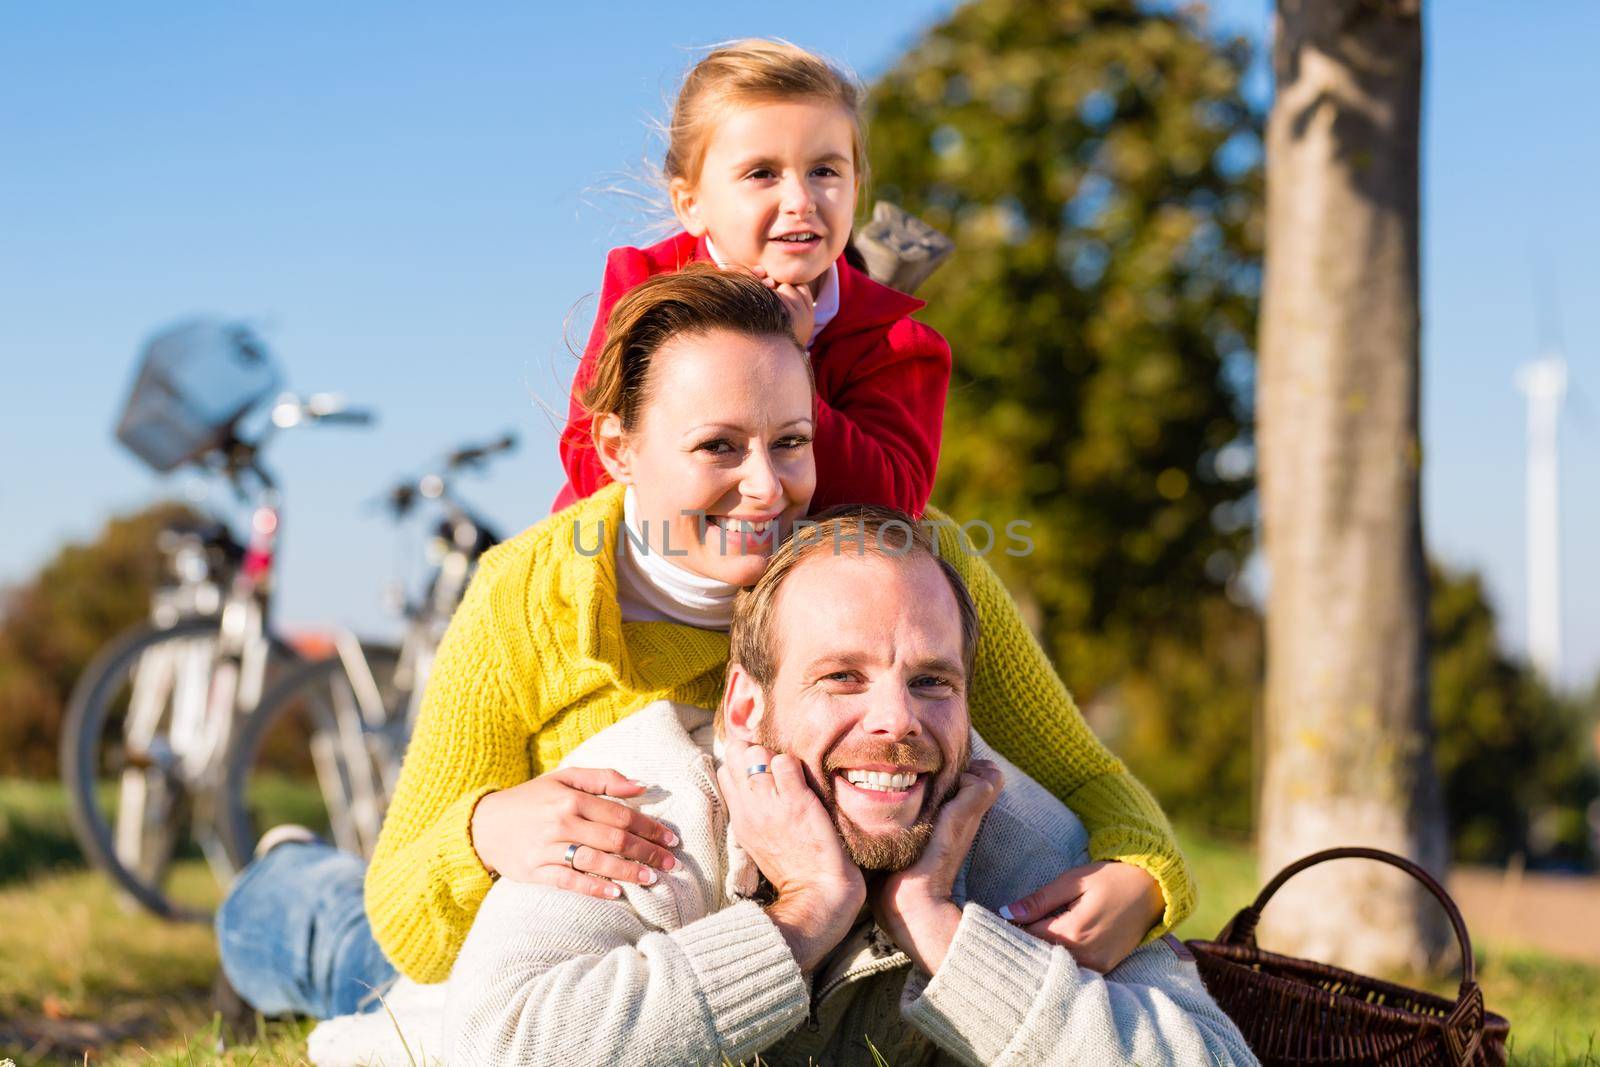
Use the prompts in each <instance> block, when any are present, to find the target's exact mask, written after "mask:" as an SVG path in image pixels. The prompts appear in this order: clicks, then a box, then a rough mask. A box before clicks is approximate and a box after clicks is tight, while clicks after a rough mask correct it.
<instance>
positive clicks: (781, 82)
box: [661, 38, 867, 188]
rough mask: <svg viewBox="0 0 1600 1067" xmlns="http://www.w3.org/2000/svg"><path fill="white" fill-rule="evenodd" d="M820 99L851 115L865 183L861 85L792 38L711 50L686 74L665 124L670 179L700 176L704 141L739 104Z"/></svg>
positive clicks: (859, 179) (665, 169) (665, 167)
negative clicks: (794, 43) (670, 116)
mask: <svg viewBox="0 0 1600 1067" xmlns="http://www.w3.org/2000/svg"><path fill="white" fill-rule="evenodd" d="M798 100H822V101H826V102H828V103H832V104H836V105H838V106H839V107H840V108H842V109H843V110H844V111H845V112H846V113H847V114H848V115H849V116H850V124H851V126H852V128H853V135H852V143H853V149H854V153H855V160H854V163H855V172H856V184H857V187H858V188H859V187H862V186H864V185H865V184H866V179H867V141H866V135H865V133H864V132H863V130H862V126H861V90H860V89H859V88H858V87H857V85H856V83H855V81H854V80H853V79H852V78H850V77H849V76H848V75H846V74H845V73H843V72H842V71H840V70H839V69H838V68H837V67H835V66H834V65H833V64H831V63H829V62H828V61H827V60H825V59H823V58H822V57H821V56H818V55H816V54H814V53H812V52H808V51H806V50H805V49H804V48H801V47H799V46H797V45H792V44H790V43H789V42H788V41H777V40H764V39H761V38H750V39H748V40H743V41H734V42H731V43H729V44H725V45H721V46H719V47H717V48H715V49H713V50H712V51H711V52H710V53H708V54H707V55H706V57H705V58H704V59H702V60H700V62H698V63H696V64H695V65H694V66H693V67H691V68H690V69H689V73H688V74H686V75H684V78H683V85H682V86H681V87H680V88H679V89H678V98H677V101H676V102H675V103H674V104H673V105H672V119H671V121H670V122H669V123H668V125H667V156H666V159H665V160H663V161H662V165H661V170H662V174H663V175H664V176H665V178H666V179H667V181H668V182H672V181H673V180H675V179H678V178H682V179H683V180H684V181H686V182H688V183H689V184H690V185H694V184H696V183H697V182H699V180H700V168H701V165H702V164H703V163H704V162H705V157H706V146H707V145H708V144H709V143H710V141H711V134H712V132H713V131H715V130H716V128H717V123H719V122H721V121H722V120H723V119H724V118H726V117H727V115H728V112H729V111H731V110H732V109H734V108H737V107H749V106H751V105H757V106H759V105H762V104H773V103H783V102H787V101H798Z"/></svg>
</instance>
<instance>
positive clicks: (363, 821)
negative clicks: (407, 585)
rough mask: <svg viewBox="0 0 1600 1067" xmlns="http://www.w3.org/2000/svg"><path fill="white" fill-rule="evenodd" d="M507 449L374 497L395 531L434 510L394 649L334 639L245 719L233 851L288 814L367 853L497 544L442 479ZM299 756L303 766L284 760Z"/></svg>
mask: <svg viewBox="0 0 1600 1067" xmlns="http://www.w3.org/2000/svg"><path fill="white" fill-rule="evenodd" d="M515 446H516V440H515V438H514V437H512V436H510V435H507V436H505V437H502V438H500V439H499V440H497V441H493V442H490V443H487V444H483V445H471V446H467V447H464V448H460V449H457V450H456V451H454V452H451V453H450V454H448V455H447V456H446V457H445V458H444V462H443V464H442V466H441V469H440V471H439V472H437V473H429V474H426V475H423V476H422V477H420V478H408V479H405V480H402V481H400V482H398V483H397V484H395V485H394V486H393V487H392V488H391V489H390V490H389V491H388V492H387V493H385V494H384V497H383V504H384V506H385V507H386V508H387V510H388V511H389V512H390V514H391V517H392V518H393V519H394V521H395V522H397V523H398V522H402V521H404V520H405V519H406V518H407V517H408V516H409V515H410V514H411V513H412V512H413V510H414V509H415V508H416V507H417V506H418V505H419V504H420V503H422V502H424V501H432V502H434V503H436V504H437V505H438V507H439V508H440V509H441V510H442V515H441V517H440V518H439V520H438V522H437V523H436V524H435V526H434V530H433V536H432V538H431V540H430V543H429V548H430V553H429V556H430V564H431V566H430V570H429V573H428V577H427V579H426V580H425V582H424V584H423V586H422V591H421V594H420V595H419V596H418V597H416V598H414V599H404V600H403V601H402V603H401V605H400V610H401V614H402V615H403V617H404V618H405V620H406V627H405V635H404V638H403V639H402V641H401V643H400V646H399V648H398V649H395V648H391V647H388V646H383V645H364V644H362V643H361V642H360V641H358V640H356V639H355V637H354V635H351V634H348V633H346V634H341V635H340V636H339V637H338V638H337V639H336V640H335V642H334V654H333V655H331V656H329V657H327V658H325V659H323V660H320V661H318V662H313V663H308V664H305V665H304V666H302V667H299V668H297V669H296V670H294V671H293V672H292V673H290V674H289V675H287V676H286V677H284V678H283V680H282V681H281V682H280V683H279V684H278V685H277V686H276V687H275V688H274V689H273V691H272V692H271V693H269V694H267V695H266V696H264V697H263V698H262V699H261V702H260V703H259V704H258V705H257V706H256V708H255V710H254V711H253V712H251V713H250V714H249V715H248V716H247V717H246V718H245V720H244V722H243V723H242V724H241V725H240V728H239V730H238V732H237V734H236V735H235V737H234V741H233V745H232V747H231V748H230V751H229V753H228V757H227V763H226V769H225V773H224V788H223V792H222V798H223V819H222V825H223V827H224V829H225V832H226V833H227V834H228V835H229V842H230V847H231V849H232V850H233V851H234V852H236V853H238V854H240V855H248V854H249V853H250V852H251V851H252V850H253V849H254V847H255V843H256V840H257V839H258V836H259V832H260V830H262V829H264V828H266V826H268V825H269V824H270V823H271V822H272V821H274V819H283V818H285V817H286V816H287V817H290V818H289V821H294V822H297V823H300V824H302V825H304V826H306V827H307V828H309V829H311V830H313V831H314V832H316V833H318V834H320V835H321V836H322V837H323V838H324V839H325V840H329V841H331V842H333V844H334V845H336V846H337V847H339V848H340V849H343V850H345V851H347V852H351V853H353V854H356V855H359V856H362V857H364V858H367V859H370V858H371V857H372V851H373V848H374V847H375V846H376V844H377V840H378V830H379V828H380V827H381V825H382V821H383V814H384V811H385V809H386V808H387V806H388V800H389V797H390V796H391V795H392V794H393V791H394V785H395V781H396V779H397V778H398V776H399V769H400V759H401V757H402V756H403V755H404V752H405V746H406V742H407V741H409V740H410V736H411V730H412V727H413V726H414V725H415V721H416V715H417V711H418V709H419V707H420V705H421V698H422V693H423V690H424V687H425V685H426V683H427V678H428V673H429V669H430V668H431V666H432V663H433V655H434V650H435V649H436V648H437V647H438V644H439V640H440V639H441V638H442V637H443V636H444V630H445V627H446V625H447V624H448V623H449V621H450V617H451V615H452V614H453V613H454V612H455V609H456V606H457V604H458V603H460V600H461V596H462V594H463V593H464V592H465V591H466V585H467V582H468V580H469V578H470V576H471V572H472V569H473V565H474V564H475V563H476V562H477V560H478V559H479V558H480V557H481V556H482V555H483V554H484V553H485V552H487V551H488V550H489V549H490V548H492V547H493V546H494V545H495V544H496V543H498V541H499V537H498V536H497V535H496V534H495V533H494V532H493V530H492V529H491V528H490V526H489V524H488V523H487V522H485V521H484V520H483V519H481V518H480V517H478V516H477V515H475V514H474V513H473V512H472V510H471V509H470V508H468V507H467V506H466V505H465V504H463V503H462V502H461V501H460V500H459V499H458V498H457V497H455V496H454V495H453V494H452V492H451V489H450V482H451V479H452V478H453V477H454V476H455V475H457V474H459V473H462V472H464V471H468V470H472V469H477V468H481V467H482V466H483V464H484V463H485V462H486V461H487V460H488V459H489V458H490V457H492V456H494V455H497V454H500V453H504V452H508V451H510V450H511V449H513V448H514V447H515ZM306 752H309V754H310V758H309V761H305V760H302V761H300V762H298V763H296V762H291V761H288V760H285V759H284V758H283V757H282V754H283V753H306Z"/></svg>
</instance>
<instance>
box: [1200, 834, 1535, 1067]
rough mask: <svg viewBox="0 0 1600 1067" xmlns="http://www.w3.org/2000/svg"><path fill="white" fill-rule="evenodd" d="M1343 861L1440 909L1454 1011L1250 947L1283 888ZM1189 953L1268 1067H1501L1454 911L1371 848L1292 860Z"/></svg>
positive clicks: (1498, 1035) (1443, 896)
mask: <svg viewBox="0 0 1600 1067" xmlns="http://www.w3.org/2000/svg"><path fill="white" fill-rule="evenodd" d="M1347 857H1348V858H1361V859H1371V860H1378V861H1379V862H1381V863H1387V864H1389V865H1390V866H1392V867H1398V868H1400V869H1401V870H1403V871H1405V872H1406V873H1407V874H1410V875H1411V876H1412V877H1413V878H1415V879H1417V881H1419V882H1421V883H1422V884H1423V886H1424V887H1426V888H1427V890H1428V891H1429V892H1430V893H1432V894H1433V895H1434V896H1435V897H1436V898H1438V901H1439V903H1440V904H1443V905H1444V910H1445V912H1446V913H1447V914H1448V915H1449V916H1450V924H1451V926H1453V927H1454V928H1455V932H1456V940H1457V941H1459V942H1460V944H1461V990H1460V993H1459V994H1458V995H1457V997H1456V999H1455V1001H1454V1002H1453V1003H1452V1002H1451V1001H1449V1000H1446V999H1445V998H1443V997H1439V996H1435V995H1433V994H1432V993H1424V992H1421V991H1420V990H1415V989H1407V988H1406V987H1405V986H1401V985H1396V984H1394V983H1392V982H1384V981H1380V980H1378V979H1376V978H1368V977H1366V976H1364V975H1359V974H1355V973H1353V972H1351V971H1345V970H1340V969H1339V968H1337V967H1330V966H1328V965H1327V964H1325V963H1315V962H1313V961H1311V960H1300V959H1294V958H1293V957H1290V956H1280V955H1277V954H1276V953H1272V952H1266V951H1264V950H1262V949H1261V948H1258V947H1257V946H1256V924H1257V923H1259V922H1260V921H1261V909H1262V908H1264V907H1266V904H1267V901H1269V900H1271V899H1272V895H1273V894H1274V893H1276V892H1277V891H1278V890H1279V888H1281V887H1282V885H1283V883H1285V882H1287V881H1288V880H1289V879H1290V878H1292V877H1294V876H1295V875H1296V874H1299V873H1300V872H1301V871H1303V870H1305V869H1306V868H1307V867H1312V866H1315V865H1316V864H1319V863H1323V862H1326V861H1327V860H1334V859H1344V858H1347ZM1188 946H1189V948H1190V950H1191V951H1193V952H1194V955H1195V961H1196V963H1197V964H1198V965H1199V967H1200V976H1201V978H1203V979H1204V980H1205V984H1206V988H1207V989H1208V990H1210V991H1211V995H1212V996H1214V997H1216V998H1217V1003H1218V1004H1220V1005H1221V1006H1222V1009H1223V1010H1224V1011H1226V1012H1227V1013H1228V1015H1229V1017H1230V1018H1232V1019H1233V1021H1234V1022H1235V1023H1236V1024H1238V1026H1239V1029H1240V1030H1241V1031H1243V1032H1244V1036H1245V1039H1246V1040H1247V1041H1248V1042H1249V1043H1250V1047H1251V1049H1253V1050H1254V1051H1255V1054H1256V1055H1257V1056H1258V1057H1259V1058H1260V1060H1261V1062H1262V1063H1263V1064H1266V1065H1269V1067H1270V1065H1274V1064H1306V1063H1316V1064H1395V1065H1401V1067H1421V1065H1425V1064H1427V1065H1431V1064H1448V1065H1450V1067H1467V1065H1472V1067H1480V1065H1481V1067H1500V1065H1502V1064H1504V1063H1505V1062H1506V1035H1507V1034H1509V1033H1510V1030H1511V1024H1510V1023H1508V1022H1507V1021H1506V1020H1505V1019H1503V1018H1501V1017H1500V1016H1498V1015H1494V1014H1492V1013H1490V1012H1489V1011H1487V1010H1486V1009H1485V1008H1484V1005H1483V990H1482V989H1480V988H1479V987H1478V983H1477V981H1476V980H1475V979H1474V977H1473V975H1474V971H1473V961H1472V942H1471V941H1470V940H1469V939H1468V937H1467V926H1466V923H1464V922H1462V920H1461V912H1460V910H1459V909H1457V908H1456V905H1455V902H1454V901H1453V900H1451V899H1450V896H1449V894H1448V893H1446V892H1445V891H1444V887H1443V886H1441V885H1440V884H1439V883H1438V882H1436V881H1435V880H1434V879H1433V877H1432V876H1431V875H1429V874H1428V872H1427V871H1425V870H1423V869H1422V868H1421V867H1419V866H1417V865H1416V864H1415V863H1412V862H1411V861H1410V860H1408V859H1405V858H1404V857H1402V856H1396V855H1394V854H1393V853H1390V852H1384V851H1382V850H1380V849H1375V848H1331V849H1328V850H1326V851H1324V852H1317V853H1313V854H1312V855H1310V856H1306V857H1305V858H1304V859H1300V860H1296V861H1295V862H1294V863H1291V864H1290V865H1289V866H1287V867H1285V868H1284V869H1283V870H1282V871H1280V872H1278V876H1277V877H1276V878H1274V879H1273V880H1272V881H1271V882H1269V883H1268V884H1267V887H1266V888H1265V889H1263V890H1262V891H1261V894H1260V895H1259V896H1257V897H1256V899H1255V903H1253V904H1251V905H1250V906H1249V907H1247V908H1244V909H1243V910H1241V911H1240V912H1239V914H1237V915H1235V916H1234V917H1233V921H1232V922H1230V923H1228V925H1227V926H1225V927H1223V929H1222V932H1221V933H1220V934H1218V935H1217V939H1216V940H1215V941H1190V942H1188Z"/></svg>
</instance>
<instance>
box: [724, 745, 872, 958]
mask: <svg viewBox="0 0 1600 1067" xmlns="http://www.w3.org/2000/svg"><path fill="white" fill-rule="evenodd" d="M763 763H764V764H766V765H767V767H768V770H766V771H765V772H763V773H761V774H755V775H752V774H749V773H748V771H749V769H750V768H751V767H753V766H757V765H759V764H763ZM717 782H718V783H719V784H720V785H721V786H722V795H723V797H725V798H726V799H727V802H728V813H729V816H730V817H731V818H732V820H733V833H734V837H735V838H737V839H738V842H739V845H740V847H742V848H743V849H744V850H745V851H746V852H748V853H750V857H751V858H752V859H754V860H755V862H756V866H757V867H759V868H760V869H761V873H762V874H763V875H765V876H766V879H767V881H768V882H771V883H772V887H773V888H774V889H775V890H777V893H778V899H777V900H775V901H773V903H772V904H771V906H769V907H768V908H767V914H768V915H769V916H771V917H772V921H773V922H774V923H776V924H777V926H778V929H779V930H780V931H782V933H783V937H784V940H786V941H787V942H788V943H789V948H790V950H791V951H792V952H793V953H794V958H795V959H796V960H797V961H798V962H799V964H800V969H801V970H802V971H804V972H805V973H807V974H809V973H811V971H812V970H814V969H815V968H816V966H817V964H818V963H820V962H822V959H823V957H824V956H826V955H827V954H828V953H829V952H831V951H832V950H833V949H834V947H835V946H837V945H838V944H839V942H841V941H843V940H844V938H845V935H846V934H848V933H849V932H850V927H851V926H852V925H854V923H855V921H856V916H857V914H859V913H860V911H861V905H862V902H863V901H865V899H866V895H867V887H866V882H865V880H864V879H863V878H862V877H861V871H860V869H859V868H858V867H856V865H855V864H854V863H852V862H850V857H849V855H847V854H846V853H845V850H844V842H843V841H842V840H840V839H839V831H838V830H836V829H835V828H834V825H833V820H832V819H830V818H828V813H827V810H826V809H824V808H823V806H822V801H821V800H819V799H818V798H817V795H816V794H815V793H813V792H812V791H811V787H810V786H809V785H807V784H806V776H805V772H804V771H803V770H802V769H801V767H800V761H799V760H797V759H795V758H794V757H793V756H790V755H787V754H784V753H779V754H778V755H772V754H771V753H769V752H768V751H767V750H766V749H764V748H762V747H761V746H760V745H747V744H745V743H744V742H742V741H738V740H734V739H731V738H730V739H729V741H728V747H727V752H726V758H725V760H724V762H723V764H722V766H721V767H718V768H717Z"/></svg>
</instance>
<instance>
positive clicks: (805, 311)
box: [750, 267, 817, 345]
mask: <svg viewBox="0 0 1600 1067" xmlns="http://www.w3.org/2000/svg"><path fill="white" fill-rule="evenodd" d="M750 273H751V274H754V275H755V276H756V277H757V278H758V279H760V281H761V284H762V285H765V286H766V287H767V288H768V289H771V290H772V291H773V292H774V293H777V294H778V299H779V300H781V301H783V308H784V310H785V311H787V312H788V313H789V325H790V326H791V327H792V328H793V329H794V335H795V336H796V337H798V338H800V343H801V344H803V345H809V344H810V343H811V331H812V330H814V329H816V326H817V303H816V300H815V298H814V297H812V295H811V287H810V286H809V285H790V284H789V283H788V282H775V281H773V280H772V279H771V278H769V277H767V271H766V268H765V267H751V268H750Z"/></svg>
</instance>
